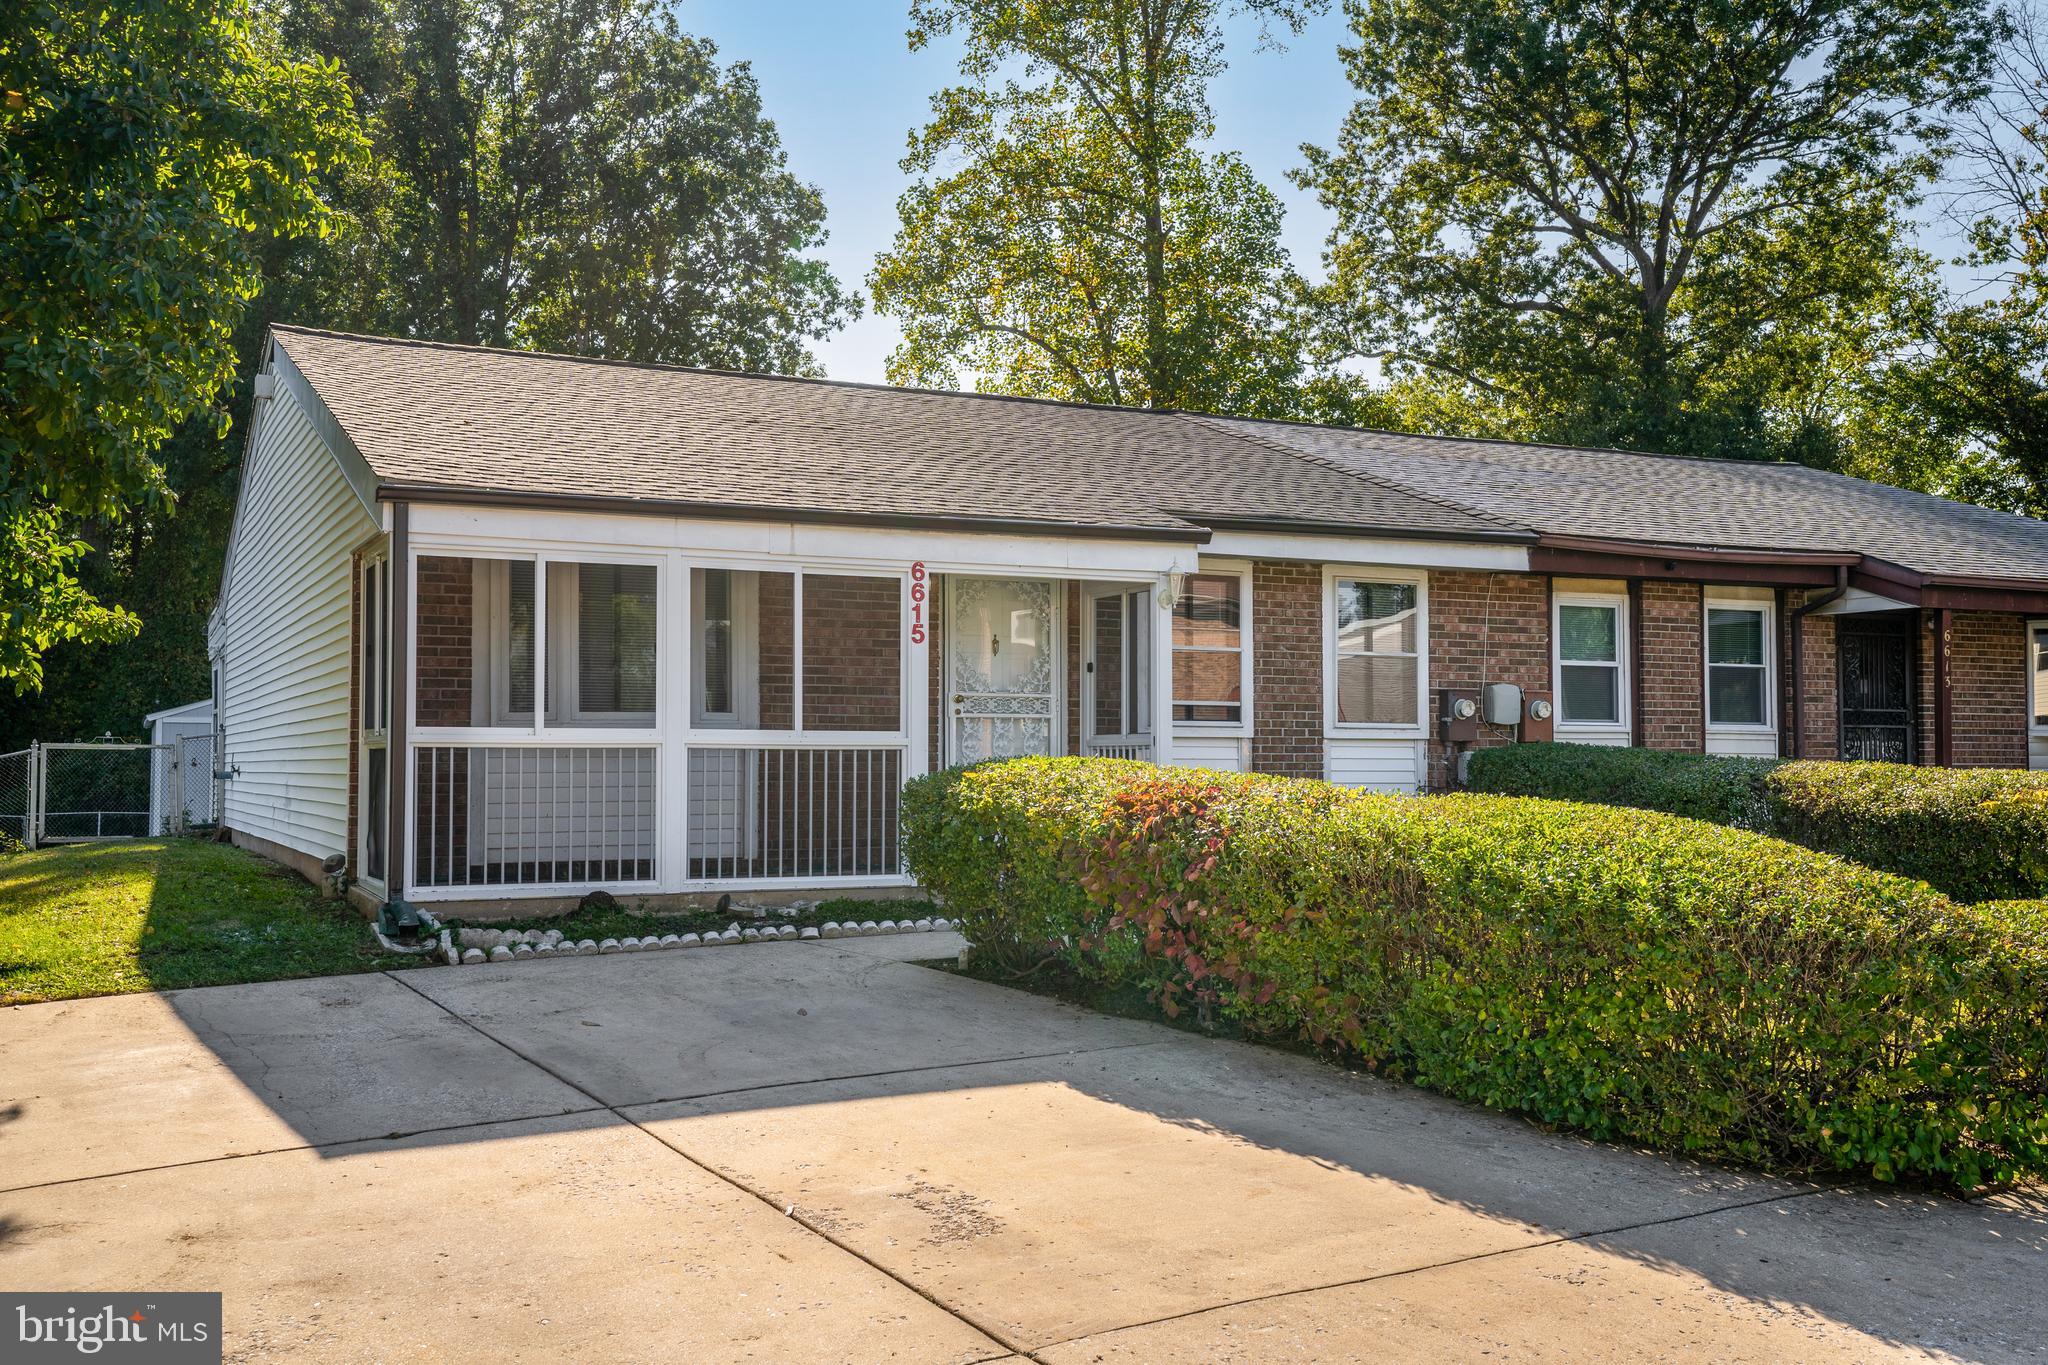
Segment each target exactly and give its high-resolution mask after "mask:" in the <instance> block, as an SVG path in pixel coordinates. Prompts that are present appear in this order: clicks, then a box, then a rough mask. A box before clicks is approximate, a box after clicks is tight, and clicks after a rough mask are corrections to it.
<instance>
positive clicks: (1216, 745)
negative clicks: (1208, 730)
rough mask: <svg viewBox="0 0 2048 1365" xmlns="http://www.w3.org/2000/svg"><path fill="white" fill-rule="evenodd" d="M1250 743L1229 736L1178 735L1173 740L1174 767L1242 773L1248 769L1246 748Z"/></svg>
mask: <svg viewBox="0 0 2048 1365" xmlns="http://www.w3.org/2000/svg"><path fill="white" fill-rule="evenodd" d="M1248 742H1249V741H1246V740H1242V739H1232V738H1229V737H1227V736H1213V735H1189V734H1185V733H1177V734H1176V735H1175V736H1174V740H1173V766H1175V767H1176V768H1210V769H1213V770H1214V771H1216V772H1219V773H1241V772H1243V771H1244V770H1245V767H1246V764H1245V760H1244V746H1245V745H1246V743H1248Z"/></svg>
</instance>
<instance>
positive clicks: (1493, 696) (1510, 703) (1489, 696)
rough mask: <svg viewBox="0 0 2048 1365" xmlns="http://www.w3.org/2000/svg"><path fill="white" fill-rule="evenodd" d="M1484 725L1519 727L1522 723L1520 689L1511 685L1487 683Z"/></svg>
mask: <svg viewBox="0 0 2048 1365" xmlns="http://www.w3.org/2000/svg"><path fill="white" fill-rule="evenodd" d="M1486 723H1487V724H1488V725H1520V724H1521V723H1522V689H1521V688H1519V687H1517V686H1515V685H1514V684H1513V683H1488V684H1487V685H1486Z"/></svg>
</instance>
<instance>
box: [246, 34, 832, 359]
mask: <svg viewBox="0 0 2048 1365" xmlns="http://www.w3.org/2000/svg"><path fill="white" fill-rule="evenodd" d="M280 18H281V23H282V25H283V28H284V32H285V34H286V36H287V38H288V39H289V40H290V41H292V42H293V43H294V44H295V45H299V46H302V47H304V48H306V49H308V50H311V51H316V52H320V53H323V54H325V55H328V56H332V57H334V58H336V59H338V60H339V61H340V62H341V64H342V66H343V67H344V69H346V70H347V72H348V74H349V78H350V80H351V81H352V82H353V83H354V85H355V87H356V89H357V92H358V100H359V103H360V105H361V107H362V109H363V112H364V116H365V119H366V121H367V123H368V125H369V128H370V131H371V136H372V139H373V140H374V142H375V145H376V150H377V155H378V158H379V161H380V163H381V164H382V166H383V168H384V169H383V173H382V174H380V175H378V176H376V177H374V178H371V179H368V180H366V181H363V182H361V183H359V184H357V185H355V186H354V187H353V189H354V193H353V194H352V195H351V196H350V197H349V200H348V201H347V202H348V204H349V207H350V208H351V210H352V212H353V213H354V215H355V217H356V219H357V220H358V221H357V235H356V237H355V239H354V240H353V241H352V242H351V243H350V244H349V245H350V247H351V250H349V251H348V252H347V253H345V255H344V256H343V259H345V260H346V263H347V269H346V270H345V271H329V272H326V273H327V274H329V275H330V277H331V278H332V280H333V283H334V284H335V285H337V286H339V287H340V288H342V289H343V290H348V289H349V288H350V282H351V281H359V282H361V283H360V284H357V285H356V286H355V289H356V291H357V292H356V293H355V294H354V296H353V297H350V296H348V295H347V294H344V295H343V296H342V297H339V298H336V299H334V300H332V302H333V303H340V304H343V305H345V306H349V307H351V308H352V310H353V311H354V312H355V315H356V317H357V318H358V319H359V325H362V326H364V327H368V328H371V329H374V330H379V331H390V332H399V333H403V334H406V335H412V336H423V337H432V338H434V339H437V340H443V341H460V342H468V343H474V344H480V345H490V346H530V347H535V348H538V349H547V350H563V351H573V352H576V353H578V354H584V355H605V356H613V357H617V358H621V359H629V360H642V361H664V362H671V363H676V364H688V365H713V366H721V367H727V368H735V369H750V370H767V371H772V372H780V373H794V372H802V371H810V370H814V369H815V368H816V365H815V361H814V359H813V358H812V356H811V354H810V352H809V350H808V348H807V343H808V342H812V341H816V340H819V339H821V338H823V337H825V336H827V335H829V334H830V333H831V332H833V331H834V330H836V329H837V328H839V327H840V326H842V325H844V323H845V321H846V319H847V318H848V317H850V316H853V315H856V314H857V313H858V311H859V300H858V298H857V297H856V296H849V295H848V294H846V293H845V292H844V291H843V290H842V289H841V287H840V285H839V283H838V281H837V280H835V279H834V278H833V276H832V274H831V272H830V271H829V270H827V269H826V267H825V265H824V263H823V262H822V261H820V260H818V259H817V258H815V257H812V256H808V255H806V254H805V253H807V252H809V251H811V250H812V249H813V248H815V247H816V246H817V245H818V244H819V243H820V242H822V241H823V240H824V237H825V232H824V221H825V206H824V201H823V200H822V199H821V198H820V197H819V195H818V192H817V190H816V189H814V188H813V187H811V186H809V185H806V184H804V183H803V182H802V181H800V180H798V179H797V178H796V177H795V176H794V175H792V174H791V173H790V172H789V170H788V168H787V166H786V165H785V160H784V155H783V151H782V145H781V141H780V138H779V137H778V136H777V134H776V131H775V125H774V124H773V123H771V122H769V121H768V119H767V118H766V117H765V116H764V115H763V112H762V108H761V97H760V92H759V90H758V88H757V87H756V85H755V83H754V78H753V75H752V73H751V72H750V71H749V69H748V68H747V66H746V64H745V63H736V64H734V65H732V66H730V67H727V68H723V69H722V68H721V67H720V66H719V64H718V61H717V49H716V48H715V47H714V46H713V45H712V44H711V43H710V42H708V41H706V40H704V39H701V38H695V37H691V36H689V35H688V34H685V33H682V32H681V31H679V29H678V28H677V26H676V22H675V19H674V17H673V15H672V14H670V12H669V11H668V10H667V9H666V8H663V7H661V6H658V5H656V4H653V3H651V0H566V2H565V3H546V4H543V3H537V2H536V0H357V3H354V4H351V5H346V6H340V7H337V6H334V5H331V4H329V3H327V2H326V0H286V4H285V6H284V8H283V10H282V11H281V15H280ZM328 254H329V257H330V259H333V258H334V256H335V253H328ZM372 281H374V282H375V287H374V288H371V287H368V286H369V283H370V282H372ZM322 302H323V303H328V302H329V301H328V300H322ZM329 311H331V304H330V305H329V307H327V308H322V309H319V310H311V311H307V312H305V313H303V314H302V316H303V317H304V319H305V320H307V321H316V322H318V321H328V320H330V319H329V318H327V317H325V316H322V314H323V313H326V312H329Z"/></svg>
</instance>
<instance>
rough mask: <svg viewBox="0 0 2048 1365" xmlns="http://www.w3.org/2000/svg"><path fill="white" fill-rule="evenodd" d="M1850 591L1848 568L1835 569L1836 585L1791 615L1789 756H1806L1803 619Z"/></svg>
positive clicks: (1804, 622) (1838, 599) (1846, 566)
mask: <svg viewBox="0 0 2048 1365" xmlns="http://www.w3.org/2000/svg"><path fill="white" fill-rule="evenodd" d="M1848 591H1849V566H1848V565H1846V564H1837V565H1836V566H1835V586H1834V587H1833V588H1831V589H1829V590H1828V591H1827V592H1824V593H1822V594H1821V595H1820V596H1819V597H1816V598H1814V599H1813V600H1812V601H1811V602H1807V603H1803V604H1802V605H1800V606H1799V607H1798V608H1796V609H1795V610H1794V611H1793V613H1792V669H1791V674H1792V757H1794V758H1803V757H1805V755H1806V707H1805V702H1804V694H1805V692H1806V629H1805V627H1806V618H1807V616H1808V615H1809V614H1811V613H1812V612H1815V611H1818V610H1820V609H1821V608H1822V607H1825V606H1827V605H1828V604H1829V603H1831V602H1839V601H1841V600H1842V598H1843V597H1844V596H1845V595H1846V594H1847V593H1848Z"/></svg>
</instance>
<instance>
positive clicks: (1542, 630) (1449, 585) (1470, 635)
mask: <svg viewBox="0 0 2048 1365" xmlns="http://www.w3.org/2000/svg"><path fill="white" fill-rule="evenodd" d="M1488 683H1514V684H1515V685H1516V686H1518V687H1520V688H1521V689H1522V690H1523V691H1524V692H1548V691H1550V690H1551V688H1550V580H1549V579H1547V578H1545V577H1542V576H1540V575H1538V574H1525V573H1480V572H1469V573H1468V572H1449V571H1446V572H1439V573H1432V574H1431V575H1430V576H1429V735H1430V738H1429V785H1430V787H1431V788H1432V789H1433V790H1442V789H1443V788H1445V787H1447V786H1450V785H1451V783H1452V779H1453V777H1454V774H1453V773H1452V772H1451V767H1450V765H1451V748H1450V746H1448V745H1446V744H1445V743H1444V742H1443V741H1442V740H1441V739H1439V738H1438V737H1437V736H1438V734H1439V733H1440V732H1439V731H1438V729H1437V724H1438V722H1439V721H1440V720H1441V719H1442V718H1441V717H1440V716H1439V715H1438V713H1437V711H1438V703H1439V701H1440V700H1441V693H1442V691H1443V689H1445V688H1452V689H1456V690H1458V691H1462V692H1471V693H1473V694H1474V695H1477V694H1478V693H1479V692H1480V690H1481V689H1482V688H1484V687H1485V686H1486V684H1488ZM1264 700H1265V698H1264V694H1263V693H1261V694H1260V696H1259V698H1258V702H1259V704H1260V705H1261V706H1263V704H1264ZM1260 723H1261V724H1263V712H1261V713H1260ZM1514 738H1515V734H1514V732H1513V731H1511V730H1506V729H1496V728H1495V727H1493V726H1490V725H1483V724H1482V725H1481V726H1480V727H1479V738H1478V740H1477V741H1476V742H1475V743H1473V744H1471V745H1468V746H1467V747H1469V748H1474V749H1484V748H1490V747H1492V746H1494V745H1497V744H1509V743H1512V742H1513V741H1514Z"/></svg>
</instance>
